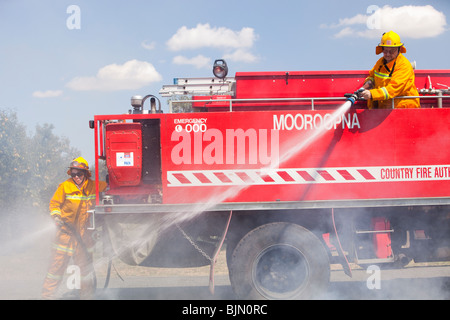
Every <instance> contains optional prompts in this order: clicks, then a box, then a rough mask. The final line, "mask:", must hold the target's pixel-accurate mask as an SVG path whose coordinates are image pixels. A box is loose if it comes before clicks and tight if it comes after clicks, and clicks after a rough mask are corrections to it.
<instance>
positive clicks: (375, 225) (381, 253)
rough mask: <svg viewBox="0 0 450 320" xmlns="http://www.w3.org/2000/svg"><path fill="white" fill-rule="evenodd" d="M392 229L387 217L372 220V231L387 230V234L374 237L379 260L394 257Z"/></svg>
mask: <svg viewBox="0 0 450 320" xmlns="http://www.w3.org/2000/svg"><path fill="white" fill-rule="evenodd" d="M390 228H391V224H390V222H389V220H386V218H385V217H375V218H372V230H374V231H382V230H386V232H381V233H375V234H374V235H373V245H374V248H375V255H376V257H377V258H378V259H387V258H389V257H391V256H392V248H391V234H390V233H389V230H390Z"/></svg>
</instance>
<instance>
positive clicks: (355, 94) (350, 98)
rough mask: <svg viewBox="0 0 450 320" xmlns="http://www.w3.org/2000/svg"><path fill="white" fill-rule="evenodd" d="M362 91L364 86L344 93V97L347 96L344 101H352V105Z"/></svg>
mask: <svg viewBox="0 0 450 320" xmlns="http://www.w3.org/2000/svg"><path fill="white" fill-rule="evenodd" d="M363 91H364V88H359V89H358V90H356V91H355V92H353V93H352V94H348V93H347V94H345V97H346V98H347V100H346V101H350V102H351V103H352V105H353V104H354V103H355V102H356V100H358V99H359V98H360V96H361V92H363Z"/></svg>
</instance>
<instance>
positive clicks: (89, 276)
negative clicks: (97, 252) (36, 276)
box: [42, 157, 106, 299]
mask: <svg viewBox="0 0 450 320" xmlns="http://www.w3.org/2000/svg"><path fill="white" fill-rule="evenodd" d="M67 174H68V175H69V176H70V178H69V179H67V180H66V181H64V182H63V183H61V184H60V185H59V186H58V189H57V190H56V192H55V194H54V195H53V197H52V199H51V200H50V215H51V217H52V218H53V220H54V221H55V224H56V225H57V231H56V236H55V241H54V243H53V244H52V253H51V259H52V260H51V262H50V267H49V269H48V273H47V276H46V277H45V280H44V285H43V290H42V298H44V299H52V298H55V293H56V290H57V289H58V287H59V284H60V283H61V281H62V279H63V276H64V274H66V270H67V267H68V266H69V261H70V259H71V258H73V265H74V266H75V269H73V270H72V272H70V273H68V274H73V275H74V276H77V275H78V274H79V275H80V277H79V278H80V279H79V282H77V279H75V278H74V284H75V285H76V284H78V283H79V284H80V286H79V289H80V297H81V298H87V299H89V298H92V297H93V294H94V291H95V288H94V281H93V263H92V262H93V261H92V259H93V257H92V251H93V250H92V249H93V247H94V240H93V238H92V232H91V231H90V230H87V226H88V225H89V214H88V210H89V209H91V208H92V207H93V206H94V205H95V182H94V181H93V180H91V179H89V178H90V177H91V172H90V171H89V165H88V163H87V161H86V160H85V159H83V158H82V157H79V158H76V159H74V160H73V161H72V162H71V163H70V166H69V169H68V171H67ZM105 189H106V182H104V181H99V192H102V191H104V190H105ZM78 271H79V273H78V274H76V272H78ZM75 285H74V287H75V288H77V287H76V286H75Z"/></svg>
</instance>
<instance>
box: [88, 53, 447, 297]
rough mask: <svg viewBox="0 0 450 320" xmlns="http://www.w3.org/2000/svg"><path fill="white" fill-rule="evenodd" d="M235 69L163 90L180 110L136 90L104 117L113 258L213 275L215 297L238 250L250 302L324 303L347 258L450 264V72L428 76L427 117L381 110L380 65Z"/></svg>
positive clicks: (238, 269)
mask: <svg viewBox="0 0 450 320" xmlns="http://www.w3.org/2000/svg"><path fill="white" fill-rule="evenodd" d="M226 70H227V66H226V62H225V61H223V60H217V61H216V63H215V65H214V68H213V71H214V77H210V78H208V77H206V78H176V79H174V83H173V84H171V85H166V86H163V87H162V89H161V90H160V92H159V95H160V97H163V98H166V97H167V98H169V99H168V109H169V112H163V111H162V108H161V102H160V99H159V98H158V97H157V96H155V95H147V96H144V97H142V96H134V97H132V99H131V105H132V107H131V108H130V110H129V111H128V112H127V113H124V114H114V115H96V116H94V120H91V121H90V127H91V128H92V129H93V130H94V136H95V178H96V180H97V181H98V180H99V179H106V180H107V182H108V189H107V190H106V191H105V192H104V193H101V194H100V193H98V191H97V204H96V207H95V210H93V212H92V215H93V223H95V226H96V228H97V229H99V230H100V229H101V230H102V231H103V232H102V234H103V239H104V244H105V245H104V247H105V248H106V247H108V248H110V250H111V251H112V252H113V254H114V256H117V257H119V258H120V259H121V260H122V261H124V262H125V263H127V264H129V265H138V266H149V267H176V268H179V267H200V266H207V265H210V270H211V276H210V288H211V291H212V292H213V290H214V265H215V263H216V261H217V256H218V253H219V252H220V251H221V250H226V259H227V266H228V271H229V277H230V282H231V286H232V288H233V291H234V292H235V294H236V295H237V297H238V298H241V299H304V298H313V297H320V295H321V294H323V293H324V292H326V290H327V286H328V283H329V279H330V265H332V264H340V265H342V268H343V270H344V271H345V272H346V273H347V274H348V275H349V276H351V272H352V268H355V266H361V267H364V266H366V267H367V266H370V265H378V266H383V267H396V268H401V267H402V266H405V265H406V264H408V263H409V262H410V261H412V260H414V261H415V262H423V261H449V260H450V249H449V248H450V232H449V230H450V125H449V120H448V119H450V99H449V97H450V90H449V85H450V70H415V83H416V87H417V88H418V92H419V95H420V96H419V98H420V104H421V108H419V109H394V108H392V109H368V108H367V103H366V101H364V100H361V99H357V95H354V94H353V95H352V92H354V91H355V90H356V89H358V88H360V87H361V86H362V84H363V82H364V80H365V78H366V77H367V75H368V72H367V71H289V72H284V71H283V72H237V73H236V74H235V76H234V77H227V76H226V72H225V73H222V74H220V72H219V73H216V72H215V71H226ZM410 98H414V97H410ZM416 98H417V97H416ZM144 103H146V105H147V106H148V107H146V106H145V105H144ZM101 172H106V175H105V177H104V176H103V175H102V173H101ZM97 190H98V189H97ZM100 226H101V227H100ZM106 244H107V245H106Z"/></svg>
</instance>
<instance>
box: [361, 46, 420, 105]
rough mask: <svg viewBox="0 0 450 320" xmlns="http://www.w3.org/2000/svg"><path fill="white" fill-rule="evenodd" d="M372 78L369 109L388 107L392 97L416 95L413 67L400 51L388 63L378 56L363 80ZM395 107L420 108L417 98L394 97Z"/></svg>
mask: <svg viewBox="0 0 450 320" xmlns="http://www.w3.org/2000/svg"><path fill="white" fill-rule="evenodd" d="M368 80H372V82H373V83H374V88H373V89H372V90H370V93H371V94H372V99H371V100H369V101H368V102H367V106H368V108H369V109H372V108H378V109H390V108H392V98H393V97H398V96H418V95H419V93H418V92H417V88H416V85H415V83H414V80H415V76H414V69H413V68H412V66H411V63H410V62H409V61H408V59H406V57H405V56H404V55H402V54H401V53H399V54H398V56H397V58H396V59H395V60H393V61H391V62H389V63H388V64H384V58H380V59H379V60H378V61H377V63H376V64H375V66H374V67H373V68H372V70H370V72H369V77H367V78H366V80H365V81H368ZM394 103H395V108H420V102H419V99H418V98H416V99H395V100H394Z"/></svg>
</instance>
